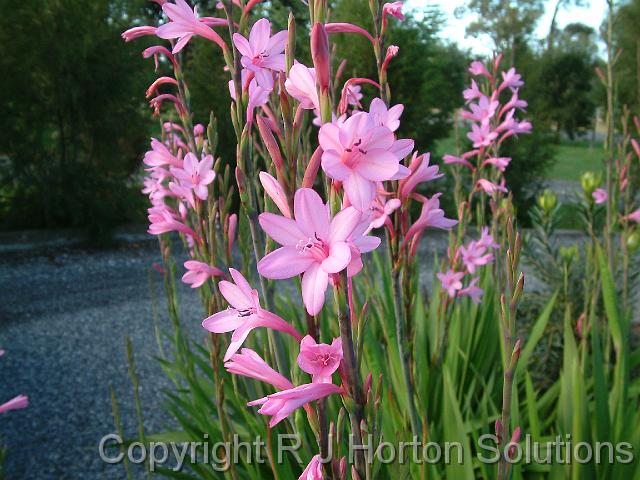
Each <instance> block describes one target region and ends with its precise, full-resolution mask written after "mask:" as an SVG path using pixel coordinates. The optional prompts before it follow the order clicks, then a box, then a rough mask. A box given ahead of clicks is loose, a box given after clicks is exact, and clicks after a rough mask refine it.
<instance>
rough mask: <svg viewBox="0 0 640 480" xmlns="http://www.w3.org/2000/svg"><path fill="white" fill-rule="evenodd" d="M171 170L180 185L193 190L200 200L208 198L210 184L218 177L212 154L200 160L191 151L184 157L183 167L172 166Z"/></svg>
mask: <svg viewBox="0 0 640 480" xmlns="http://www.w3.org/2000/svg"><path fill="white" fill-rule="evenodd" d="M170 170H171V173H172V174H173V176H174V177H175V178H176V179H177V180H178V182H179V184H180V186H182V187H186V188H189V189H191V190H193V193H194V194H195V196H196V197H198V198H199V199H200V200H206V199H207V195H208V193H209V189H208V185H209V184H210V183H211V182H213V180H214V179H215V178H216V172H214V171H213V156H212V155H205V156H204V157H203V158H202V160H201V161H198V157H196V156H195V155H194V154H193V153H191V152H189V153H187V154H186V155H185V157H184V161H183V164H182V168H179V167H171V169H170Z"/></svg>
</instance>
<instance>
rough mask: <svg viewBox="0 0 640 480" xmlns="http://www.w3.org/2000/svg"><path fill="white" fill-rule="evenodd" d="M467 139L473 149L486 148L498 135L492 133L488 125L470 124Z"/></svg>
mask: <svg viewBox="0 0 640 480" xmlns="http://www.w3.org/2000/svg"><path fill="white" fill-rule="evenodd" d="M467 137H468V138H469V140H471V141H472V142H473V148H480V147H488V146H490V145H491V144H492V143H493V141H494V140H495V139H496V138H498V133H497V132H492V131H491V125H489V124H488V123H484V124H481V125H478V124H477V123H472V124H471V131H470V132H469V133H467Z"/></svg>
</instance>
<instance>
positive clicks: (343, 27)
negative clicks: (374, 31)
mask: <svg viewBox="0 0 640 480" xmlns="http://www.w3.org/2000/svg"><path fill="white" fill-rule="evenodd" d="M324 28H325V30H326V31H327V33H357V34H358V35H362V36H363V37H365V38H366V39H367V40H369V41H370V42H371V43H372V44H375V39H374V38H373V37H372V36H371V34H370V33H369V32H367V31H366V30H365V29H364V28H362V27H358V26H357V25H354V24H352V23H325V25H324Z"/></svg>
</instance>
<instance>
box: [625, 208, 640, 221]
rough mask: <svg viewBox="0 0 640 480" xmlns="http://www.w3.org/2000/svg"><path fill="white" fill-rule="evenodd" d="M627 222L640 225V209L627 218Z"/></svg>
mask: <svg viewBox="0 0 640 480" xmlns="http://www.w3.org/2000/svg"><path fill="white" fill-rule="evenodd" d="M625 219H626V220H631V221H633V222H636V223H640V208H638V209H637V210H634V211H633V212H631V213H630V214H629V215H627V216H626V217H625Z"/></svg>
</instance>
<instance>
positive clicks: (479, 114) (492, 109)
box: [462, 95, 500, 125]
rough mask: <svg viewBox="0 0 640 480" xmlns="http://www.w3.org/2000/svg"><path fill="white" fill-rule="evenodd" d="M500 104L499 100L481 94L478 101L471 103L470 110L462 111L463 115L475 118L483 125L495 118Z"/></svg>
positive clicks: (474, 119)
mask: <svg viewBox="0 0 640 480" xmlns="http://www.w3.org/2000/svg"><path fill="white" fill-rule="evenodd" d="M499 106H500V102H498V101H497V100H493V99H491V98H489V97H487V96H486V95H480V100H478V103H470V104H469V109H470V110H471V111H470V112H468V111H466V110H465V111H463V112H462V117H463V118H467V119H470V120H473V121H475V122H480V123H482V124H483V125H484V124H488V122H489V121H490V120H491V119H492V118H493V116H494V115H495V113H496V111H497V110H498V107H499Z"/></svg>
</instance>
